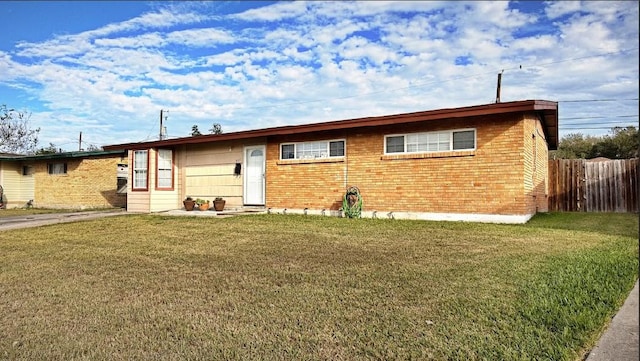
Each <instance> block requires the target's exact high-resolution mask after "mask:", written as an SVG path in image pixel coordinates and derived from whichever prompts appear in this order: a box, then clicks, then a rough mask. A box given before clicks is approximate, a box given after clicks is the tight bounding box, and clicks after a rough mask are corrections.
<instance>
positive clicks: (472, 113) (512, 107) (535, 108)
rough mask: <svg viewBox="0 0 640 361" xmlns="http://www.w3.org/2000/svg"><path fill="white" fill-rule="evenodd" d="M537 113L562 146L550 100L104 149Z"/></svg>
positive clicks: (548, 134)
mask: <svg viewBox="0 0 640 361" xmlns="http://www.w3.org/2000/svg"><path fill="white" fill-rule="evenodd" d="M516 112H522V113H527V112H533V113H535V114H537V115H538V116H539V117H540V120H541V122H542V125H543V128H544V132H545V137H546V139H547V143H548V144H549V149H550V150H553V149H557V146H558V103H557V102H552V101H547V100H522V101H514V102H505V103H492V104H485V105H476V106H469V107H461V108H448V109H437V110H428V111H421V112H413V113H403V114H394V115H384V116H377V117H366V118H355V119H346V120H337V121H330V122H323V123H312V124H302V125H289V126H281V127H272V128H264V129H256V130H246V131H239V132H232V133H223V134H206V135H200V136H194V137H183V138H173V139H166V140H157V141H150V142H139V143H125V144H115V145H109V146H105V147H103V148H104V149H105V150H124V149H126V150H136V149H147V148H158V147H175V146H179V145H185V144H200V143H209V142H222V141H230V140H244V139H251V138H260V137H268V136H273V135H291V134H304V133H314V132H322V131H331V130H344V129H355V128H364V127H376V126H382V125H394V124H408V123H415V122H426V121H434V120H446V119H456V118H470V117H478V116H486V115H498V114H508V113H516Z"/></svg>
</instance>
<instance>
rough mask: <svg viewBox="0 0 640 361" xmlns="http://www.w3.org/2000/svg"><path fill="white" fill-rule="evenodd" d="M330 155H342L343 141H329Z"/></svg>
mask: <svg viewBox="0 0 640 361" xmlns="http://www.w3.org/2000/svg"><path fill="white" fill-rule="evenodd" d="M329 156H330V157H344V141H343V140H340V141H337V142H329Z"/></svg>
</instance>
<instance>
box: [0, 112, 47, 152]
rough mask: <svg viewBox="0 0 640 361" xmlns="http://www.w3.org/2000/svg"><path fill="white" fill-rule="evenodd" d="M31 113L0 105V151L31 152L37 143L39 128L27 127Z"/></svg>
mask: <svg viewBox="0 0 640 361" xmlns="http://www.w3.org/2000/svg"><path fill="white" fill-rule="evenodd" d="M30 118H31V113H27V112H26V111H22V112H21V111H16V110H15V109H9V108H7V106H6V105H4V104H3V105H1V106H0V151H2V152H9V153H33V151H34V150H35V148H36V146H37V145H38V133H40V128H36V129H32V128H30V127H29V119H30Z"/></svg>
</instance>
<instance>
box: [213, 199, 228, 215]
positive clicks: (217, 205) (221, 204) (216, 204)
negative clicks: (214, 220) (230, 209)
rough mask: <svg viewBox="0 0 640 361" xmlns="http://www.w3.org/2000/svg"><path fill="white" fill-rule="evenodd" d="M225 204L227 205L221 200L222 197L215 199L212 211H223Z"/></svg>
mask: <svg viewBox="0 0 640 361" xmlns="http://www.w3.org/2000/svg"><path fill="white" fill-rule="evenodd" d="M225 203H227V201H225V200H224V199H222V197H216V199H214V200H213V209H215V210H216V211H218V212H220V211H222V210H223V209H224V205H225Z"/></svg>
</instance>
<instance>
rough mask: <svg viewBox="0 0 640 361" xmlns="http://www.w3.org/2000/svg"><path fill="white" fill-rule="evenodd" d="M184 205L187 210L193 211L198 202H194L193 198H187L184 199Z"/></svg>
mask: <svg viewBox="0 0 640 361" xmlns="http://www.w3.org/2000/svg"><path fill="white" fill-rule="evenodd" d="M182 204H183V205H184V209H185V210H187V211H192V210H193V207H194V206H195V205H196V201H194V200H193V198H191V197H187V198H185V199H184V201H182Z"/></svg>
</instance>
